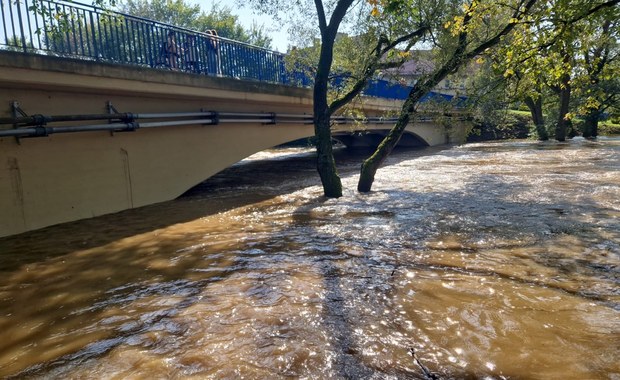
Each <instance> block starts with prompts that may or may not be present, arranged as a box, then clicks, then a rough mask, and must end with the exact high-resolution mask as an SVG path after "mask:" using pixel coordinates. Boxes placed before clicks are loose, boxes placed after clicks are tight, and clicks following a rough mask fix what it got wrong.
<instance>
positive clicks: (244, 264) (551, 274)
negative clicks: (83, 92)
mask: <svg viewBox="0 0 620 380" xmlns="http://www.w3.org/2000/svg"><path fill="white" fill-rule="evenodd" d="M312 156H313V154H312V152H310V151H308V150H303V149H297V148H291V149H286V150H282V151H277V152H276V151H268V152H263V153H260V154H257V155H255V156H253V157H251V158H250V159H248V160H245V161H243V162H242V163H241V164H238V165H236V166H234V167H232V168H230V169H228V170H226V171H224V172H222V173H221V174H219V175H218V176H216V177H214V178H212V179H210V180H208V181H206V182H205V183H203V184H201V185H199V186H197V187H196V188H195V189H192V190H191V191H189V192H188V193H187V194H186V195H184V196H183V197H181V198H179V199H177V200H174V201H171V202H165V203H161V204H157V205H152V206H148V207H143V208H140V209H135V210H128V211H124V212H121V213H117V214H113V215H107V216H103V217H97V218H93V219H89V220H83V221H79V222H74V223H68V224H63V225H58V226H53V227H49V228H46V229H42V230H38V231H33V232H29V233H25V234H22V235H18V236H14V237H9V238H3V239H0V260H1V261H0V273H1V276H0V338H1V339H0V378H2V377H7V378H32V379H180V378H183V379H185V378H194V379H241V378H246V379H279V378H281V379H284V378H306V379H424V378H428V377H429V376H430V375H428V373H427V374H426V375H425V371H427V372H430V373H432V374H434V375H437V376H439V377H440V378H442V379H452V378H453V379H620V286H619V284H620V269H619V268H620V267H619V263H620V138H601V139H599V140H598V141H586V140H583V139H576V140H574V141H571V142H569V143H551V142H550V143H540V142H535V141H509V142H490V143H475V144H467V145H462V146H453V147H443V148H427V149H421V150H414V151H412V150H408V151H399V152H396V153H395V154H394V155H392V157H391V158H390V159H389V161H388V162H387V163H386V165H385V166H384V167H383V168H382V169H381V170H380V171H379V173H378V175H377V181H376V182H375V185H374V189H373V192H372V193H370V194H366V195H361V194H358V193H357V192H355V191H354V189H355V186H356V180H357V171H358V167H359V163H360V160H361V158H362V157H363V156H362V155H359V154H350V153H346V152H344V151H340V152H338V161H339V165H340V166H339V171H340V173H341V174H342V176H343V181H344V185H345V187H346V190H345V194H344V196H343V197H342V198H340V199H329V200H327V199H324V198H322V197H321V188H320V186H319V182H318V176H317V175H316V172H315V171H314V159H313V158H312ZM414 352H415V356H414V355H412V353H414Z"/></svg>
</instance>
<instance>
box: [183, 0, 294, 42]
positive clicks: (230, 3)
mask: <svg viewBox="0 0 620 380" xmlns="http://www.w3.org/2000/svg"><path fill="white" fill-rule="evenodd" d="M193 2H194V3H196V4H199V5H200V7H201V8H202V10H204V11H205V12H209V10H211V7H212V6H213V4H219V5H220V6H222V7H228V8H230V9H231V11H232V13H233V14H235V15H237V16H239V23H240V24H241V25H242V26H243V27H244V28H247V29H249V28H250V27H251V26H252V22H254V21H256V23H257V24H258V25H264V26H265V31H266V33H267V34H268V35H269V37H271V39H272V41H271V46H272V48H273V49H274V50H278V51H280V52H283V53H284V52H286V50H287V47H288V44H289V43H288V33H287V30H286V28H282V25H281V24H276V23H274V22H273V21H272V19H271V17H270V16H268V15H264V14H259V13H257V12H256V11H254V10H253V9H252V8H250V7H247V6H239V5H238V4H237V2H236V1H234V0H193Z"/></svg>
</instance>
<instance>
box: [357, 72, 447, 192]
mask: <svg viewBox="0 0 620 380" xmlns="http://www.w3.org/2000/svg"><path fill="white" fill-rule="evenodd" d="M443 69H444V70H440V71H439V72H436V73H435V75H433V77H431V78H430V79H428V80H426V81H425V82H424V84H422V85H421V86H418V85H417V84H416V85H415V86H413V88H412V89H411V92H410V93H409V96H408V97H407V99H406V100H405V102H404V103H403V106H402V108H401V111H400V115H399V117H398V120H397V121H396V125H394V127H392V129H391V130H390V132H389V133H388V135H387V136H385V138H384V139H383V140H382V141H381V144H379V146H378V147H377V150H375V152H374V153H373V154H372V156H370V157H368V158H367V159H366V160H365V161H364V162H363V163H362V168H361V171H360V178H359V181H358V183H357V191H359V192H360V193H367V192H369V191H370V189H371V188H372V184H373V182H374V181H375V174H376V173H377V170H379V167H380V166H381V164H382V163H383V161H385V159H386V158H387V157H388V156H389V155H390V153H392V150H394V147H395V146H396V145H397V144H398V141H399V140H400V137H401V136H402V134H403V132H404V131H405V128H407V125H408V124H409V120H411V115H412V114H413V112H414V111H415V105H416V103H417V102H418V101H419V100H420V99H422V97H423V96H424V95H426V94H427V93H428V92H429V91H430V89H431V88H433V87H434V86H436V85H437V83H439V82H440V81H441V80H442V79H443V78H444V77H445V76H446V75H447V74H448V72H450V68H448V67H444V68H443Z"/></svg>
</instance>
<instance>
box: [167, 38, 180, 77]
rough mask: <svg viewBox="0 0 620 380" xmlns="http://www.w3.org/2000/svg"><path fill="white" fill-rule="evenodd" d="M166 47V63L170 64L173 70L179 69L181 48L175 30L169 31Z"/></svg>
mask: <svg viewBox="0 0 620 380" xmlns="http://www.w3.org/2000/svg"><path fill="white" fill-rule="evenodd" d="M164 48H165V53H166V63H167V64H168V67H170V68H171V69H172V70H177V69H178V68H179V53H180V51H179V50H180V49H179V46H178V45H177V40H176V37H175V35H174V32H173V31H169V32H168V39H167V40H166V44H165V46H164Z"/></svg>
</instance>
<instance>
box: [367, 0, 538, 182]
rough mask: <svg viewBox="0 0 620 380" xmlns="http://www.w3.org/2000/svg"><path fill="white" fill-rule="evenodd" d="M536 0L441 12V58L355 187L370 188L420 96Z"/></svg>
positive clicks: (498, 35) (527, 11)
mask: <svg viewBox="0 0 620 380" xmlns="http://www.w3.org/2000/svg"><path fill="white" fill-rule="evenodd" d="M536 1H537V0H519V1H513V2H504V3H495V2H492V1H489V2H482V1H475V0H472V1H469V2H466V3H465V4H463V5H462V6H460V5H461V4H453V6H452V7H450V8H447V9H446V11H447V12H446V13H444V14H443V15H441V18H442V19H443V21H444V24H443V28H442V29H435V30H434V33H435V34H436V35H437V37H438V38H437V40H436V41H437V44H438V45H439V46H441V48H442V50H443V52H444V54H443V57H442V58H441V62H440V63H439V64H438V66H437V67H436V68H435V69H434V71H433V72H432V73H430V74H428V75H426V76H425V77H424V78H421V79H420V80H419V81H418V82H417V83H416V84H415V85H414V86H413V88H412V89H411V92H410V93H409V96H408V98H407V99H406V100H405V102H404V103H403V106H402V108H401V111H400V115H399V117H398V121H397V122H396V125H395V126H394V127H393V128H392V129H391V130H390V132H389V133H388V134H387V136H386V137H385V138H384V139H383V141H381V143H380V144H379V147H378V148H377V150H376V151H375V152H374V153H373V154H372V155H371V156H370V157H369V158H368V159H366V160H365V161H364V162H363V163H362V168H361V172H360V178H359V182H358V185H357V189H358V191H360V192H369V191H370V190H371V188H372V184H373V182H374V178H375V174H376V172H377V170H378V169H379V167H380V166H381V164H382V163H383V162H384V161H385V159H386V158H387V157H388V156H389V154H390V153H391V152H392V150H393V149H394V147H395V146H396V144H398V141H399V140H400V137H401V136H402V134H403V132H404V130H405V128H406V127H407V125H408V124H409V121H410V120H411V117H412V115H413V114H414V113H415V112H416V107H417V104H418V102H419V101H420V99H422V97H423V96H424V95H426V94H427V93H428V92H430V91H431V89H432V88H433V87H435V86H436V85H437V84H438V83H439V82H440V81H441V80H442V79H444V78H445V77H446V76H447V75H448V74H450V73H452V72H455V71H456V70H458V69H459V68H460V67H461V66H463V65H464V64H466V63H468V62H469V61H470V60H471V59H472V58H474V57H476V56H478V55H480V54H482V53H483V52H484V51H485V50H487V49H489V48H491V47H493V46H494V45H496V44H498V43H499V42H500V41H501V40H502V38H503V37H504V36H506V35H507V34H509V33H510V32H511V31H512V30H513V29H514V27H515V26H516V25H517V24H518V23H519V22H520V21H521V20H523V19H524V18H525V17H526V16H528V15H530V14H531V11H532V9H533V7H534V5H535V4H536ZM394 2H395V1H393V2H392V3H394ZM386 11H388V12H390V11H391V9H390V8H386Z"/></svg>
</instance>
